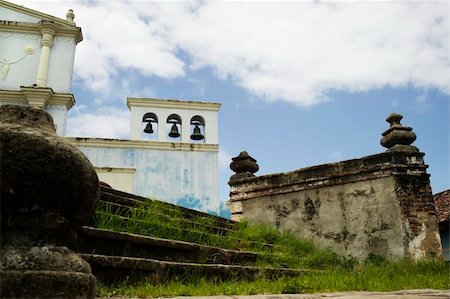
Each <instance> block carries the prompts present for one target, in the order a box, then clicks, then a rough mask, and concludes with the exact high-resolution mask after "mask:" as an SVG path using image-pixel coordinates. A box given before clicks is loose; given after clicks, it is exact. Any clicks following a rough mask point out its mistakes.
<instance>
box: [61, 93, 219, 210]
mask: <svg viewBox="0 0 450 299" xmlns="http://www.w3.org/2000/svg"><path fill="white" fill-rule="evenodd" d="M127 103H128V107H129V109H130V110H131V121H130V136H131V138H130V139H131V140H117V139H101V138H69V141H70V142H71V143H72V144H74V145H76V146H77V147H78V148H79V149H80V150H81V151H82V152H83V153H84V154H85V155H86V156H87V157H88V158H89V160H90V161H91V162H92V164H93V165H94V166H95V167H96V169H97V174H98V176H99V178H100V180H101V181H103V182H106V183H108V184H109V185H110V186H111V187H113V188H115V189H118V190H122V191H126V192H130V193H133V194H137V195H141V196H146V197H152V198H156V199H159V200H164V201H168V202H171V203H174V204H178V205H181V206H184V207H188V208H192V209H197V210H201V211H207V212H211V213H217V214H218V213H220V211H221V209H223V206H222V203H221V202H220V199H219V189H218V188H219V187H218V183H219V177H218V174H219V166H218V159H219V157H218V155H219V146H218V111H219V109H220V106H221V104H220V103H211V102H193V101H179V100H161V99H145V98H128V99H127ZM175 128H176V129H175ZM144 131H145V132H144ZM171 136H172V137H171Z"/></svg>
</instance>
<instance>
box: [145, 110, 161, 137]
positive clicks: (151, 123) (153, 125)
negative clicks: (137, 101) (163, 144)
mask: <svg viewBox="0 0 450 299" xmlns="http://www.w3.org/2000/svg"><path fill="white" fill-rule="evenodd" d="M142 137H143V138H144V139H146V140H157V139H158V117H157V116H156V114H155V113H152V112H148V113H145V114H144V116H143V117H142Z"/></svg>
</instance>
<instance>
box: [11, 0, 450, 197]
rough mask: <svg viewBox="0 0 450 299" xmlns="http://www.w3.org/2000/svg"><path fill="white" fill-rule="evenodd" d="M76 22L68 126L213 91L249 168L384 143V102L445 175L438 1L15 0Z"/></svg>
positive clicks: (444, 9)
mask: <svg viewBox="0 0 450 299" xmlns="http://www.w3.org/2000/svg"><path fill="white" fill-rule="evenodd" d="M11 2H14V3H17V4H20V5H24V6H26V7H28V8H32V9H35V10H38V11H41V12H44V13H48V14H51V15H54V16H57V17H61V18H63V19H65V14H66V12H67V10H68V9H69V8H71V9H73V10H74V13H75V20H74V21H75V22H76V24H77V26H80V27H81V28H82V31H83V36H84V40H83V41H82V42H81V43H79V44H78V46H77V50H76V58H75V69H74V77H73V85H72V91H73V93H74V95H75V98H76V101H77V104H76V106H75V107H74V108H72V110H71V111H70V112H69V119H68V130H67V135H68V136H86V137H103V138H124V139H126V138H128V135H129V111H128V108H127V106H126V98H127V97H148V98H151V97H155V98H166V99H185V100H201V101H212V102H221V103H222V104H223V105H222V108H221V110H220V112H219V144H220V153H219V165H220V183H219V187H220V197H221V200H223V201H226V200H227V199H228V193H229V186H228V184H227V182H228V179H229V177H230V176H231V175H232V172H231V170H230V169H229V163H230V162H231V158H232V157H234V156H237V155H238V154H239V152H240V151H242V150H247V151H248V153H249V154H250V155H251V156H252V157H253V158H255V159H256V160H257V161H258V164H259V167H260V170H259V172H258V173H256V174H257V175H262V174H270V173H278V172H287V171H293V170H296V169H299V168H303V167H308V166H312V165H318V164H324V163H330V162H338V161H342V160H346V159H354V158H360V157H363V156H367V155H372V154H377V153H381V152H383V151H384V150H385V148H383V147H382V146H381V145H380V139H381V133H382V132H384V131H385V130H386V129H388V127H389V124H388V123H387V122H386V121H385V119H386V117H387V116H388V115H389V114H390V113H391V112H397V113H400V114H402V115H403V116H404V118H403V120H402V124H404V125H405V126H411V127H412V128H413V130H414V132H415V133H416V134H417V140H416V141H415V142H414V144H413V145H415V146H417V147H418V148H419V149H420V151H422V152H424V153H425V154H426V155H425V158H424V159H425V163H426V164H428V165H429V168H428V172H429V173H430V174H431V177H430V180H431V186H432V189H433V192H434V193H437V192H440V191H443V190H446V189H449V188H450V181H449V169H450V162H449V135H450V132H449V131H450V125H449V112H450V107H449V103H450V78H449V74H450V72H449V70H450V58H449V26H450V25H449V14H450V7H449V2H448V1H395V2H394V1H353V2H352V1H287V2H278V1H277V2H269V1H260V2H257V1H246V2H237V1H229V2H219V1H190V2H186V1H183V2H181V1H165V2H154V1H132V0H130V1H119V0H117V1H114V0H109V1H96V0H89V1H24V0H13V1H11Z"/></svg>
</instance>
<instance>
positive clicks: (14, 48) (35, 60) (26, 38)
mask: <svg viewBox="0 0 450 299" xmlns="http://www.w3.org/2000/svg"><path fill="white" fill-rule="evenodd" d="M26 47H32V48H34V50H35V53H34V54H31V55H25V52H24V50H25V48H26ZM40 53H41V45H40V36H39V34H34V33H17V32H8V31H0V67H2V66H3V65H4V63H5V59H6V60H7V62H8V63H9V71H8V72H7V74H3V73H0V89H4V90H20V86H31V85H32V84H33V83H36V74H37V69H38V66H39V56H40ZM21 58H22V59H21ZM20 59H21V60H20ZM18 60H20V61H18ZM17 61H18V62H17Z"/></svg>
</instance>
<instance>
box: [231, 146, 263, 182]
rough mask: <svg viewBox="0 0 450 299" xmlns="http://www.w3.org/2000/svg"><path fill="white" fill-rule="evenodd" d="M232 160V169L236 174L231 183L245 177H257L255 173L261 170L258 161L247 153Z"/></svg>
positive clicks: (243, 152) (242, 153) (244, 152)
mask: <svg viewBox="0 0 450 299" xmlns="http://www.w3.org/2000/svg"><path fill="white" fill-rule="evenodd" d="M231 160H232V161H233V162H231V164H230V168H231V170H233V171H234V172H235V173H236V174H234V175H233V176H232V177H231V178H230V181H231V180H236V179H240V178H245V177H253V176H255V175H254V173H255V172H257V171H258V170H259V166H258V164H257V163H256V162H257V161H256V160H255V159H253V158H252V157H250V155H249V154H248V153H247V152H246V151H242V152H241V153H240V154H239V156H237V157H234V158H232V159H231Z"/></svg>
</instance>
